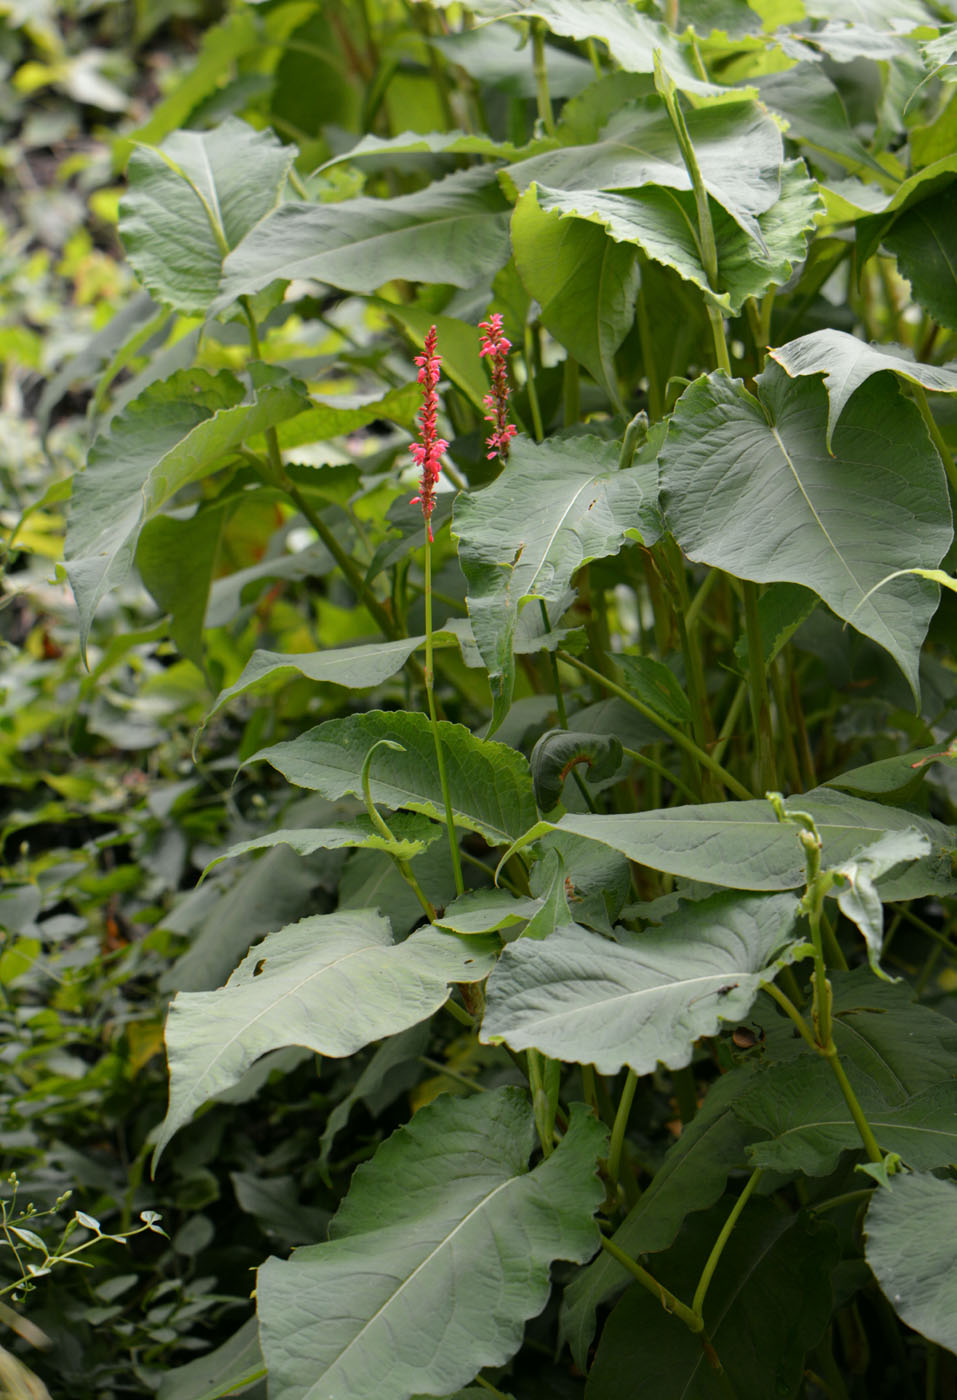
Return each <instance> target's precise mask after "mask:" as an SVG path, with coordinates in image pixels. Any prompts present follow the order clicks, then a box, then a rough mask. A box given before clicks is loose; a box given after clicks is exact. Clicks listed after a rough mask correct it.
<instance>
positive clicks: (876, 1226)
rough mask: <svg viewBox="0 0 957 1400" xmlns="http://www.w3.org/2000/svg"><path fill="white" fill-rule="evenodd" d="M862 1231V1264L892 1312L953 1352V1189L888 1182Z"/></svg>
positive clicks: (906, 1180) (915, 1179) (916, 1179)
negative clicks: (864, 1260) (864, 1258)
mask: <svg viewBox="0 0 957 1400" xmlns="http://www.w3.org/2000/svg"><path fill="white" fill-rule="evenodd" d="M865 1229H866V1231H867V1242H866V1246H865V1253H866V1255H867V1262H868V1264H870V1266H871V1268H872V1269H873V1271H874V1276H875V1278H876V1279H877V1282H878V1283H879V1284H880V1286H881V1288H882V1289H883V1290H884V1292H885V1293H886V1295H887V1297H888V1298H889V1299H890V1301H891V1303H892V1304H893V1307H894V1310H895V1312H897V1313H898V1314H899V1316H900V1317H902V1318H903V1320H904V1321H905V1322H906V1323H907V1325H908V1327H913V1328H914V1329H915V1331H917V1332H920V1333H922V1335H923V1336H925V1337H928V1338H929V1339H930V1340H931V1341H932V1342H936V1343H937V1344H938V1346H942V1347H946V1348H947V1349H948V1350H949V1351H957V1183H955V1182H954V1181H948V1180H946V1179H943V1180H942V1179H941V1178H939V1177H936V1176H926V1175H914V1176H903V1175H901V1176H894V1177H892V1178H891V1181H890V1185H889V1186H888V1187H884V1188H881V1189H880V1190H877V1191H875V1192H874V1195H873V1196H872V1198H871V1203H870V1206H869V1207H868V1211H867V1218H866V1221H865Z"/></svg>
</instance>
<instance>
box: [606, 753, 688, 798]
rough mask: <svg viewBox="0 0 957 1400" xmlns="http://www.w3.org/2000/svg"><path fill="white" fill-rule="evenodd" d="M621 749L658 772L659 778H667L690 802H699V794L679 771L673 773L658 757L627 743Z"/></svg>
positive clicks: (636, 760) (654, 771)
mask: <svg viewBox="0 0 957 1400" xmlns="http://www.w3.org/2000/svg"><path fill="white" fill-rule="evenodd" d="M621 751H622V753H624V754H627V755H628V757H629V758H633V759H634V760H635V762H636V763H642V764H644V766H645V767H646V768H650V769H651V771H652V773H655V774H657V776H658V777H659V778H666V779H667V780H668V782H669V783H671V784H672V785H673V787H675V788H676V789H677V790H678V792H680V793H683V794H684V796H685V797H687V799H688V801H689V802H697V800H698V794H697V793H696V792H692V791H691V789H690V787H689V786H688V784H687V783H686V782H685V781H684V779H683V778H679V777H678V774H677V773H672V772H671V770H670V769H668V768H666V767H665V765H664V764H663V763H659V762H658V760H657V759H656V758H652V757H651V755H650V754H646V753H641V751H640V750H639V749H629V748H628V746H627V745H626V744H622V746H621ZM654 805H655V806H656V807H657V806H660V805H661V804H660V803H658V802H656V803H655V804H654Z"/></svg>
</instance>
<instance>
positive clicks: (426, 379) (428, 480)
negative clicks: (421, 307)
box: [409, 326, 449, 541]
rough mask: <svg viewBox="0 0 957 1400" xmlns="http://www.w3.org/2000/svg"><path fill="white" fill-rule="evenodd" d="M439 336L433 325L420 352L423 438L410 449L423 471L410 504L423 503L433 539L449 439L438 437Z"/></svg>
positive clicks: (426, 520) (427, 525) (420, 412)
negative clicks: (438, 485)
mask: <svg viewBox="0 0 957 1400" xmlns="http://www.w3.org/2000/svg"><path fill="white" fill-rule="evenodd" d="M436 344H437V336H436V331H435V327H434V326H433V327H432V328H431V330H430V331H429V333H428V335H427V336H426V337H425V354H424V355H416V357H415V363H416V364H417V365H418V366H419V383H420V384H421V385H422V408H421V409H420V411H419V441H418V442H413V443H412V445H411V447H410V448H409V451H410V452H411V453H412V457H413V460H414V462H415V465H416V466H417V467H418V468H419V469H420V470H421V472H422V475H421V477H420V478H419V494H418V495H417V496H413V497H412V500H411V501H410V502H409V504H410V505H413V506H414V505H419V504H420V503H421V506H422V515H423V518H424V520H425V524H426V528H427V529H428V532H429V540H430V541H431V539H432V521H431V515H432V511H433V509H434V507H435V487H436V483H437V482H438V479H439V472H440V471H441V470H442V453H443V452H447V451H448V446H449V445H448V443H447V442H446V441H445V438H440V437H437V436H436V433H437V428H436V422H435V415H436V413H437V412H438V407H439V396H438V394H437V393H436V392H435V390H436V386H437V384H438V382H439V375H440V373H441V367H442V357H441V355H437V354H436Z"/></svg>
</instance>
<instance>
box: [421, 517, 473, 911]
mask: <svg viewBox="0 0 957 1400" xmlns="http://www.w3.org/2000/svg"><path fill="white" fill-rule="evenodd" d="M432 681H433V670H432V540H431V531H430V530H429V523H428V521H426V523H425V694H426V699H427V700H428V705H429V721H430V723H431V725H432V739H433V742H434V744H435V762H436V767H437V770H438V774H439V784H440V786H441V788H442V801H443V802H444V803H445V826H446V830H447V832H448V836H449V851H450V853H451V856H452V870H453V873H454V875H455V890H456V893H457V894H464V893H465V881H464V880H463V879H462V862H461V860H460V858H459V843H458V837H457V835H456V832H455V816H454V814H453V811H452V797H451V794H450V792H449V780H448V775H447V774H446V771H445V754H444V753H443V751H442V739H441V736H440V734H439V721H438V718H437V716H436V713H435V696H434V694H433V685H432Z"/></svg>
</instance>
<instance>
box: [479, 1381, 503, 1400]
mask: <svg viewBox="0 0 957 1400" xmlns="http://www.w3.org/2000/svg"><path fill="white" fill-rule="evenodd" d="M475 1384H476V1385H477V1386H480V1387H481V1389H482V1390H487V1391H488V1393H489V1394H490V1395H497V1396H498V1400H508V1396H507V1395H506V1394H505V1392H504V1390H499V1388H498V1387H497V1386H494V1385H493V1384H492V1382H491V1381H487V1380H486V1379H485V1377H484V1376H476V1377H475Z"/></svg>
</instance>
